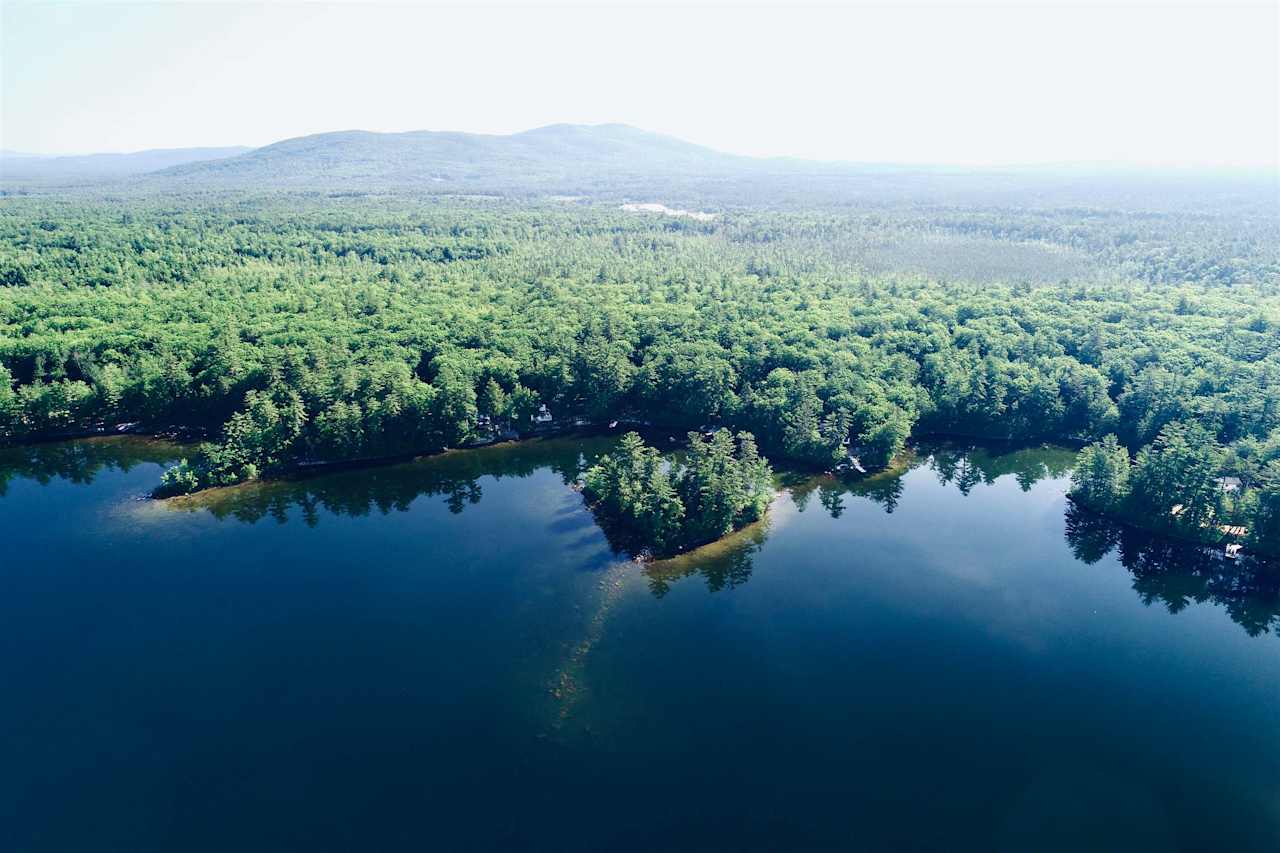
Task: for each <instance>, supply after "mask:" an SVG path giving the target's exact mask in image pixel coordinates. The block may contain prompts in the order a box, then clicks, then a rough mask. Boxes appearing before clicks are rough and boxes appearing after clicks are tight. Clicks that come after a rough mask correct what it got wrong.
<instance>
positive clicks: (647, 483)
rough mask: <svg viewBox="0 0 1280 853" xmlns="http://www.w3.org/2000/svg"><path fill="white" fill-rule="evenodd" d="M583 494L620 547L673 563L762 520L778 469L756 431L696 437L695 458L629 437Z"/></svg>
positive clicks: (692, 436) (691, 451) (596, 469)
mask: <svg viewBox="0 0 1280 853" xmlns="http://www.w3.org/2000/svg"><path fill="white" fill-rule="evenodd" d="M583 494H584V495H585V496H586V499H587V502H588V503H589V504H590V505H591V508H592V510H593V511H594V512H595V513H596V515H597V517H598V518H599V519H600V521H601V522H602V525H603V526H604V527H605V528H606V530H607V531H609V532H610V534H611V538H612V539H613V540H614V541H615V542H619V543H621V544H622V545H623V546H624V547H626V548H627V550H630V551H631V552H632V553H634V554H636V555H638V556H652V557H668V556H671V555H674V554H678V553H680V552H682V551H686V550H688V549H690V548H695V547H698V546H699V545H705V544H707V543H709V542H714V541H716V540H717V539H720V538H722V537H724V536H726V535H728V534H730V533H732V532H733V531H734V530H737V529H739V528H741V527H744V526H746V525H748V524H750V523H752V522H753V521H758V520H759V519H760V518H762V517H763V516H764V513H765V511H766V510H767V509H768V507H769V503H770V502H771V501H772V500H773V496H774V485H773V469H772V468H771V467H770V466H769V462H768V460H766V459H765V458H764V457H762V456H761V455H760V452H759V451H758V450H757V448H756V440H755V437H754V436H753V435H752V434H751V433H749V432H740V433H738V434H737V435H736V436H735V435H734V434H733V433H731V432H729V430H727V429H720V430H717V431H715V432H714V433H711V435H710V436H709V437H704V436H703V435H701V434H699V433H696V432H691V433H689V446H688V450H687V452H686V453H684V454H682V455H681V456H680V457H677V458H674V459H666V458H664V457H663V456H662V454H661V453H659V452H658V450H657V449H656V448H654V447H651V446H649V445H647V444H645V443H644V439H642V438H641V437H640V435H639V434H637V433H634V432H629V433H627V434H626V435H625V436H623V438H622V442H621V444H620V445H619V446H618V448H617V449H616V450H614V451H613V452H612V453H609V454H607V455H606V456H604V457H603V458H601V460H600V461H599V462H598V463H597V464H596V465H594V466H593V467H592V468H590V469H589V470H588V471H587V472H586V475H585V478H584V483H583Z"/></svg>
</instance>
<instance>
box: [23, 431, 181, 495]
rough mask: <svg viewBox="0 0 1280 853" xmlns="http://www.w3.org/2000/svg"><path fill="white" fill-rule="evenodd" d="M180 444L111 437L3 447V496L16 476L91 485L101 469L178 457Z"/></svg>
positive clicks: (127, 467)
mask: <svg viewBox="0 0 1280 853" xmlns="http://www.w3.org/2000/svg"><path fill="white" fill-rule="evenodd" d="M181 453H182V447H181V445H177V444H173V443H171V442H168V441H164V440H163V439H157V438H145V437H140V436H109V437H105V436H104V437H103V438H85V439H80V440H77V441H59V442H50V443H46V444H29V445H19V446H17V447H3V448H0V497H3V496H4V495H5V494H6V493H7V492H8V490H9V484H10V483H11V482H13V481H14V480H15V479H25V480H31V481H33V482H36V483H39V484H40V485H42V486H47V485H49V484H50V483H52V482H54V481H55V480H64V481H66V482H70V483H74V484H76V485H81V486H88V485H92V484H93V481H94V478H95V477H97V476H98V474H99V473H101V472H102V471H124V472H128V471H130V470H132V469H133V468H134V467H136V466H138V465H145V464H163V463H168V462H171V461H173V460H174V459H177V458H178V456H180V455H181Z"/></svg>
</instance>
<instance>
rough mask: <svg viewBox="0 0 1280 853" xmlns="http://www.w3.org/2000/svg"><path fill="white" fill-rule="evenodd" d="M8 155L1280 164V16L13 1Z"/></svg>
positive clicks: (1089, 8) (4, 63)
mask: <svg viewBox="0 0 1280 853" xmlns="http://www.w3.org/2000/svg"><path fill="white" fill-rule="evenodd" d="M0 28H2V32H0V48H2V50H0V75H2V76H0V147H3V148H5V149H10V150H17V151H24V152H34V153H42V154H67V153H86V152H91V151H136V150H141V149H147V148H172V147H185V146H205V145H252V146H257V145H263V144H267V143H270V142H274V141H277V140H280V139H284V138H288V137H292V136H300V135H304V134H310V133H319V132H324V131H332V130H346V129H353V128H360V129H365V130H375V131H401V130H465V131H473V132H483V133H510V132H513V131H518V130H525V129H528V128H531V127H537V126H540V125H545V124H550V123H554V122H582V123H597V122H623V123H626V124H631V125H635V126H637V127H642V128H645V129H648V130H654V131H658V132H662V133H668V134H671V135H674V136H678V137H681V138H683V139H687V140H690V141H693V142H698V143H701V144H704V145H709V146H712V147H714V148H718V149H721V150H724V151H730V152H734V153H739V154H751V155H763V156H774V155H783V156H795V157H807V158H816V159H828V160H851V161H860V162H892V163H954V164H965V165H976V164H992V163H999V164H1006V163H1057V162H1066V161H1084V162H1093V163H1096V162H1115V163H1123V164H1138V165H1156V166H1231V167H1240V166H1244V167H1264V168H1271V169H1275V168H1277V165H1278V163H1277V160H1278V158H1280V154H1278V153H1277V152H1278V149H1280V132H1278V130H1277V128H1278V125H1280V116H1278V112H1280V91H1278V88H1280V58H1278V55H1280V49H1278V46H1277V45H1278V42H1280V16H1278V13H1277V4H1275V3H1267V4H1264V5H1255V6H1228V5H1223V4H1215V5H1213V6H1196V5H1191V4H1186V3H1183V4H1174V5H1167V4H1158V3H1152V2H1139V3H1137V4H1135V5H1117V4H1113V3H1106V2H1101V0H1083V2H1075V3H1069V4H1061V3H1059V4H1049V3H1037V2H1021V3H1008V2H1005V3H996V4H994V5H991V4H989V5H982V6H977V5H971V4H964V3H935V4H931V5H920V4H913V3H899V4H895V5H892V6H873V5H863V4H856V5H845V6H830V5H828V6H801V5H798V4H789V5H787V6H771V5H767V4H762V3H749V4H746V5H740V4H734V3H728V2H709V3H703V4H701V5H699V4H689V3H678V2H674V0H672V2H668V1H667V0H658V2H652V3H647V4H626V3H609V2H604V3H592V4H585V3H568V4H561V5H557V6H548V5H539V4H535V3H521V4H513V3H507V4H497V3H491V2H485V0H481V2H473V3H469V4H467V5H465V6H463V5H459V6H438V5H403V4H399V5H397V4H388V3H376V2H374V3H367V2H352V3H341V4H319V3H307V2H292V3H269V4H253V5H251V4H234V3H205V4H197V3H179V2H168V3H160V2H152V3H140V4H137V3H135V4H128V5H121V4H110V3H55V2H23V0H0Z"/></svg>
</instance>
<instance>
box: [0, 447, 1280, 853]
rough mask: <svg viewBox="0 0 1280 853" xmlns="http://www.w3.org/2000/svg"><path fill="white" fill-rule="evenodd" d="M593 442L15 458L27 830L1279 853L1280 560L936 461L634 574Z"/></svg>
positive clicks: (305, 840)
mask: <svg viewBox="0 0 1280 853" xmlns="http://www.w3.org/2000/svg"><path fill="white" fill-rule="evenodd" d="M607 447H608V443H607V441H606V440H602V439H590V440H586V439H584V440H570V439H565V440H555V441H546V442H541V443H535V444H530V445H522V446H519V447H507V448H491V449H487V450H480V451H472V452H468V453H464V454H456V455H449V456H445V457H440V458H436V459H432V460H426V461H420V462H416V463H413V464H408V465H401V466H395V467H386V468H378V469H373V470H365V471H349V472H343V473H333V474H328V475H323V476H318V477H314V478H311V479H307V480H302V481H297V482H289V483H274V484H266V485H258V486H252V487H245V488H240V489H235V490H228V491H224V492H222V493H218V494H212V495H210V496H208V497H206V498H202V499H200V500H199V501H192V502H189V503H186V504H176V505H175V504H172V503H170V504H165V503H160V502H154V501H144V500H140V499H139V498H140V496H141V495H142V494H143V493H144V492H145V491H146V490H147V489H148V488H150V487H152V486H153V485H155V483H156V482H157V480H158V478H159V474H160V471H161V470H162V467H163V463H164V462H165V461H166V460H167V459H170V458H172V457H173V455H174V454H175V453H177V452H178V449H176V448H173V447H171V446H166V445H163V444H158V443H153V442H146V441H141V440H137V439H108V440H98V441H88V442H74V443H68V444H60V445H46V446H42V447H37V448H24V449H16V450H9V451H3V452H2V453H0V537H2V539H0V541H2V542H3V556H2V557H0V582H2V587H0V683H2V684H3V685H4V688H5V689H4V699H3V702H0V847H3V849H5V850H14V851H116V850H119V851H178V850H181V851H206V850H207V851H231V850H235V851H256V850H308V851H314V850H455V849H507V850H517V849H520V850H528V849H549V850H563V849H590V850H600V849H610V848H612V849H627V850H631V849H636V850H665V849H695V850H711V849H728V850H748V849H758V850H780V849H816V850H823V849H868V848H871V849H878V848H895V849H948V850H954V849H981V850H1001V849H1005V850H1045V849H1062V850H1081V849H1117V850H1120V849H1123V850H1275V849H1277V847H1278V846H1280V637H1278V636H1277V635H1276V632H1277V629H1280V616H1278V615H1277V614H1278V613H1280V594H1278V588H1280V579H1277V576H1276V574H1275V573H1274V572H1269V571H1268V570H1266V569H1265V568H1263V567H1259V566H1256V565H1253V564H1249V563H1241V564H1228V563H1226V562H1225V561H1222V560H1219V559H1217V558H1216V557H1214V556H1211V555H1207V554H1204V553H1202V552H1200V551H1197V550H1195V549H1191V548H1187V547H1184V546H1170V545H1168V544H1166V543H1161V542H1158V541H1153V540H1150V539H1147V538H1145V537H1142V536H1140V535H1137V534H1134V533H1131V532H1124V531H1121V530H1120V529H1118V528H1115V527H1113V526H1111V525H1109V524H1107V523H1105V522H1101V521H1099V520H1097V519H1096V518H1092V517H1086V516H1081V515H1077V514H1075V513H1072V512H1070V511H1069V510H1068V505H1067V502H1066V500H1065V498H1064V497H1063V490H1064V486H1065V477H1066V476H1067V472H1068V468H1069V465H1070V464H1071V459H1072V457H1071V455H1070V454H1069V453H1067V452H1065V451H1060V450H1053V449H1045V448H1041V449H1032V450H1017V451H1014V450H1010V449H1003V450H991V449H987V450H978V449H972V450H966V449H964V448H958V447H955V446H939V447H934V448H922V449H921V451H920V454H919V457H918V460H917V464H916V465H915V467H913V468H912V469H910V470H909V471H907V472H906V473H905V474H904V475H902V476H901V477H881V478H879V479H876V480H873V481H871V482H866V483H863V484H858V485H843V484H841V483H839V482H836V481H833V480H818V481H809V482H804V483H797V484H793V486H792V487H791V488H789V489H788V490H787V491H786V492H784V494H783V496H782V497H781V498H780V499H779V501H778V503H777V504H776V505H775V507H774V509H773V511H772V513H771V516H770V521H769V523H768V524H767V525H766V526H763V527H761V528H757V529H754V530H749V531H746V532H744V533H742V534H739V535H737V536H736V537H734V538H733V540H732V541H731V542H729V543H727V544H726V545H724V546H721V547H719V548H716V549H714V550H713V551H712V552H710V553H702V554H698V555H696V556H694V557H687V558H684V559H681V560H677V561H673V562H669V563H665V564H657V565H652V566H647V567H642V566H638V565H636V564H635V563H631V562H628V561H627V560H626V559H625V557H624V556H622V555H619V554H617V553H615V552H614V550H613V549H612V548H611V547H610V545H609V542H608V541H607V540H606V538H605V536H604V535H603V534H602V533H601V531H600V529H599V528H598V527H597V526H596V524H595V523H594V520H593V518H592V516H591V515H590V513H589V512H588V511H587V510H585V509H584V508H583V505H582V499H581V496H580V495H579V494H578V493H576V492H575V491H573V489H572V488H570V487H569V485H568V484H569V483H571V482H572V481H573V480H574V479H575V478H576V477H577V476H578V474H579V473H580V471H581V470H582V468H583V466H584V465H585V464H588V463H589V462H590V460H591V459H593V458H594V457H595V456H596V455H597V454H599V453H600V452H601V451H602V450H603V449H607Z"/></svg>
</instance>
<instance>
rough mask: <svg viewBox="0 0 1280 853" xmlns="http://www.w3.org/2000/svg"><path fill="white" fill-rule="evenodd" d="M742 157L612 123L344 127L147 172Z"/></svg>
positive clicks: (412, 168) (369, 172) (530, 177)
mask: <svg viewBox="0 0 1280 853" xmlns="http://www.w3.org/2000/svg"><path fill="white" fill-rule="evenodd" d="M751 162H752V161H751V159H750V158H746V157H738V156H735V155H732V154H724V153H721V152H719V151H714V150H712V149H710V148H706V147H704V146H701V145H695V144H694V143H691V142H685V141H683V140H680V139H676V138H674V137H670V136H663V135H662V134H658V133H651V132H649V131H644V130H639V129H637V128H634V127H629V126H627V125H621V124H602V125H574V124H553V125H548V126H546V127H539V128H536V129H534V130H527V131H523V132H520V133H512V134H508V135H493V134H481V133H462V132H454V131H429V130H418V131H408V132H404V133H374V132H370V131H363V130H345V131H336V132H332V133H319V134H314V135H311V136H300V137H295V138H293V139H285V140H282V141H280V142H276V143H274V144H272V145H266V146H264V147H262V148H257V149H254V150H252V151H249V152H247V153H244V154H241V155H239V156H237V157H232V158H229V159H225V160H218V161H213V162H198V163H188V164H185V165H181V166H175V167H173V168H170V169H166V170H164V171H163V172H162V173H161V175H159V176H157V177H164V178H170V179H187V180H210V181H213V182H215V183H221V184H237V183H242V182H261V181H264V180H265V181H269V182H272V183H283V184H286V185H305V184H311V183H317V182H325V183H327V182H335V181H336V182H352V181H355V182H374V183H389V184H395V185H399V186H405V185H410V186H412V185H430V184H438V183H467V182H477V181H478V182H481V183H484V184H487V185H488V184H493V185H497V184H506V185H516V186H525V185H529V184H543V183H556V182H563V181H565V180H574V179H576V178H589V179H592V180H598V179H600V178H602V177H608V176H614V177H617V176H642V175H645V176H651V175H655V174H661V175H672V174H694V173H696V174H706V173H708V172H712V173H714V172H724V171H727V170H732V169H735V168H736V169H740V168H743V167H744V166H746V165H747V164H749V163H751Z"/></svg>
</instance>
